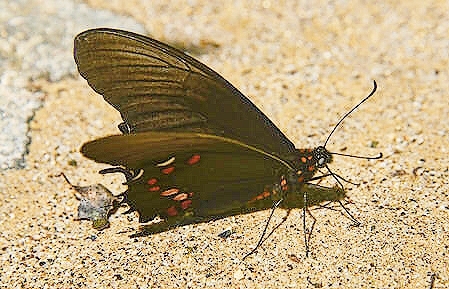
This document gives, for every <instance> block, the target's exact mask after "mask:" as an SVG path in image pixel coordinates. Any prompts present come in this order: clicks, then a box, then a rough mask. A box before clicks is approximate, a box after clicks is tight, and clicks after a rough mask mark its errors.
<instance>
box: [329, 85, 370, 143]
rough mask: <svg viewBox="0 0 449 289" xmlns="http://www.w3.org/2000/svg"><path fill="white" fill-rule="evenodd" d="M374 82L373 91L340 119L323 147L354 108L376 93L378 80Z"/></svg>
mask: <svg viewBox="0 0 449 289" xmlns="http://www.w3.org/2000/svg"><path fill="white" fill-rule="evenodd" d="M373 82H374V88H373V90H372V91H371V93H370V94H369V95H368V96H367V97H365V98H364V99H362V101H361V102H359V103H358V104H357V105H356V106H354V107H353V108H352V109H351V110H350V111H348V112H347V113H346V114H345V115H344V116H343V117H342V118H341V119H340V120H339V121H338V123H337V124H336V125H335V126H334V128H333V129H332V131H331V133H330V134H329V136H328V137H327V139H326V142H324V145H323V147H326V145H327V142H328V141H329V139H330V138H331V136H332V134H333V133H334V132H335V131H336V130H337V128H338V127H339V126H340V124H341V123H342V122H343V121H344V120H345V119H346V118H347V117H348V116H349V115H350V114H351V113H352V112H353V111H354V110H356V109H357V108H358V107H359V106H361V105H362V103H364V102H365V101H367V100H368V99H369V98H370V97H371V96H373V95H374V93H375V92H376V90H377V83H376V81H375V80H374V81H373Z"/></svg>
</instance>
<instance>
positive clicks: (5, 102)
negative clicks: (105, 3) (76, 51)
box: [0, 0, 145, 169]
mask: <svg viewBox="0 0 449 289" xmlns="http://www.w3.org/2000/svg"><path fill="white" fill-rule="evenodd" d="M95 27H111V28H122V29H127V30H132V31H136V32H139V33H144V32H145V31H144V28H143V26H142V25H140V24H139V23H137V22H136V21H135V20H133V19H131V18H129V17H125V16H120V15H117V14H114V13H112V12H110V11H105V10H94V9H91V8H89V7H88V6H87V5H86V4H83V3H78V2H76V1H70V0H67V1H58V0H43V1H42V0H16V1H0V169H7V168H23V167H24V166H25V162H24V155H25V154H26V148H27V144H29V143H30V139H29V136H27V132H28V130H29V128H28V122H29V120H30V119H31V118H32V117H33V115H34V111H35V110H36V109H37V108H39V107H40V106H41V105H42V98H41V94H40V93H39V92H32V91H30V90H29V89H28V88H27V87H29V84H30V82H31V81H32V80H33V79H37V78H40V77H45V78H48V79H49V80H50V81H58V80H60V79H62V78H63V77H66V76H70V75H76V74H77V72H76V66H75V63H74V61H73V55H72V54H73V38H74V36H75V35H76V34H78V33H79V32H81V31H83V30H86V29H89V28H95Z"/></svg>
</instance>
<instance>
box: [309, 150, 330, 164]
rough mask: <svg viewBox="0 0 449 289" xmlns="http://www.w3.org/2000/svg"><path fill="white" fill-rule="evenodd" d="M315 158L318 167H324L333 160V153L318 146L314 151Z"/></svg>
mask: <svg viewBox="0 0 449 289" xmlns="http://www.w3.org/2000/svg"><path fill="white" fill-rule="evenodd" d="M312 155H313V160H314V161H315V166H316V167H317V168H319V169H320V168H324V167H325V166H326V165H327V164H328V163H330V162H332V154H331V153H330V152H329V151H328V150H327V149H326V148H325V147H324V146H319V147H316V148H315V149H314V150H313V152H312Z"/></svg>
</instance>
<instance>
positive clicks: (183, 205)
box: [181, 200, 192, 210]
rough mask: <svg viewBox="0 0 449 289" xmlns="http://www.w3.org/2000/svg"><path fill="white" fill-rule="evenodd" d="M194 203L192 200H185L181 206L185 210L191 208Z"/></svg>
mask: <svg viewBox="0 0 449 289" xmlns="http://www.w3.org/2000/svg"><path fill="white" fill-rule="evenodd" d="M191 205H192V200H185V201H182V202H181V208H182V209H183V210H185V209H187V208H189V207H190V206H191Z"/></svg>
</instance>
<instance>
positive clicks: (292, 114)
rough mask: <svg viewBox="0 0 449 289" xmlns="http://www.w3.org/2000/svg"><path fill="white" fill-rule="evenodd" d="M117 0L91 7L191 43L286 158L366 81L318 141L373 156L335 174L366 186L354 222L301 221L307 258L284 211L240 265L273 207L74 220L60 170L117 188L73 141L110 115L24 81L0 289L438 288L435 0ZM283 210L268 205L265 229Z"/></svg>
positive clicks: (444, 123)
mask: <svg viewBox="0 0 449 289" xmlns="http://www.w3.org/2000/svg"><path fill="white" fill-rule="evenodd" d="M115 2H117V3H115ZM119 2H121V1H91V3H90V5H92V6H93V7H98V8H106V9H111V10H113V11H115V12H116V13H124V14H127V15H130V16H132V17H134V18H135V19H137V20H138V21H140V22H142V23H143V25H144V26H145V27H146V29H147V30H148V32H149V33H150V34H151V35H152V36H153V37H155V38H157V39H161V40H163V41H168V42H171V43H174V42H176V43H182V44H183V45H184V46H185V47H190V48H194V47H195V48H197V49H195V51H200V53H197V54H196V57H198V58H199V59H201V60H202V61H203V62H205V63H207V64H208V65H209V66H211V67H212V68H214V69H215V70H216V71H218V72H219V73H220V74H222V75H223V76H224V77H225V78H227V79H228V80H230V81H231V82H232V83H233V84H234V85H235V86H236V87H238V88H239V89H240V90H241V91H242V92H243V93H245V94H246V95H247V96H248V97H249V98H250V99H251V100H252V101H253V102H254V103H255V104H256V105H257V106H259V107H260V108H261V109H262V110H263V111H264V112H265V113H266V114H267V115H268V116H269V117H270V118H271V119H272V120H273V121H274V122H275V123H276V124H277V125H278V126H279V127H280V128H281V129H282V131H284V132H285V133H286V135H288V136H289V138H290V139H291V140H292V141H293V142H294V143H295V144H296V145H297V147H298V148H302V147H314V146H317V145H320V144H322V143H323V142H324V140H325V139H326V137H327V134H328V133H329V131H330V130H331V128H332V127H333V126H334V125H335V123H336V122H337V121H338V119H339V118H340V117H341V116H342V115H343V114H344V113H345V112H347V111H348V110H349V109H350V108H351V107H352V106H353V105H354V104H356V103H357V102H358V101H359V100H361V99H362V98H363V97H364V96H365V95H367V94H368V93H369V91H370V90H371V88H372V80H373V79H375V80H376V81H377V83H378V85H379V89H378V92H377V93H376V95H375V96H374V98H372V99H371V100H370V101H369V102H367V103H366V104H364V105H363V106H362V107H361V108H360V109H359V110H358V111H357V112H356V113H354V114H353V115H352V116H351V118H350V119H348V120H347V121H346V122H345V123H344V125H343V126H342V127H341V128H340V129H339V130H338V131H337V132H336V133H335V135H334V137H333V139H332V141H331V143H329V144H328V149H330V150H332V151H341V150H343V149H345V148H346V150H345V152H350V153H354V154H363V155H375V154H377V153H378V152H379V151H381V152H383V153H384V158H383V159H382V160H380V161H365V160H357V159H348V158H337V160H336V161H335V162H334V163H333V164H332V168H333V169H334V170H335V171H337V172H338V173H339V174H340V175H342V176H345V177H347V178H348V179H351V180H353V181H355V182H359V183H361V185H359V186H351V185H348V186H347V189H348V197H349V198H350V200H351V204H349V205H348V208H349V209H350V210H351V212H352V213H353V214H354V215H355V217H356V218H357V219H358V220H359V221H360V222H361V223H362V225H361V226H360V227H357V228H354V227H351V226H350V225H351V221H350V220H349V219H348V218H346V217H344V216H343V215H342V213H341V208H339V207H338V206H337V207H335V208H336V210H329V209H317V210H312V213H313V215H314V216H315V218H316V219H317V223H316V226H315V230H314V234H313V235H312V239H311V256H310V257H309V258H305V256H304V243H303V232H302V221H301V210H299V209H298V210H293V211H292V212H291V214H290V216H289V218H288V219H287V221H286V222H285V223H284V225H283V226H281V227H280V228H278V229H277V230H276V231H275V232H274V234H273V235H272V237H271V238H270V239H269V241H267V242H266V243H265V244H264V245H263V246H262V248H261V249H260V250H259V251H258V253H257V254H255V255H253V256H251V257H249V258H247V259H246V260H245V261H243V262H242V261H241V259H242V256H243V255H244V254H245V253H247V252H248V251H249V250H251V248H252V247H253V246H254V245H255V244H256V242H257V240H258V238H259V235H260V233H261V231H262V229H263V226H264V224H265V220H266V219H267V217H268V215H269V211H261V212H257V213H254V214H249V215H241V216H236V217H233V218H227V219H223V220H219V221H215V222H210V223H204V224H198V225H191V226H185V227H181V228H178V229H176V230H173V231H169V232H164V233H160V234H157V235H152V236H149V237H144V238H130V237H129V235H130V234H131V233H133V232H135V231H136V230H137V229H138V227H139V224H138V221H137V217H136V215H123V214H120V212H123V211H125V208H122V209H120V210H119V212H118V213H117V214H115V215H113V216H112V217H111V218H110V222H111V227H110V228H109V229H107V230H104V231H101V232H98V231H96V230H95V229H93V228H92V225H91V223H90V222H89V221H81V222H79V221H76V220H75V217H76V214H77V211H76V210H77V205H78V201H77V200H76V198H75V197H74V194H73V190H71V188H70V187H69V186H68V185H67V184H66V183H65V182H64V180H63V179H62V178H61V177H58V176H57V175H58V174H59V173H60V172H65V174H66V175H67V176H68V177H69V178H70V179H71V180H72V182H73V183H75V184H80V185H87V184H94V183H102V184H104V185H105V186H107V187H108V188H110V189H111V190H112V191H113V192H115V193H119V192H121V191H122V190H124V188H123V187H120V185H119V183H120V182H121V181H122V180H121V179H119V178H114V177H113V176H107V177H104V176H101V175H99V174H97V171H98V170H99V169H102V168H105V167H107V165H104V164H97V163H95V162H93V161H90V160H88V159H86V158H84V157H82V155H81V154H80V153H79V148H80V147H81V145H82V144H83V143H84V142H86V141H88V140H93V139H95V138H98V137H101V136H106V135H110V134H117V133H118V130H117V128H116V125H117V124H118V123H120V117H119V114H118V113H117V112H116V111H114V110H113V109H112V108H111V107H109V106H108V105H107V104H106V103H105V102H104V101H103V99H102V98H101V96H98V95H96V94H95V93H94V92H93V91H92V90H91V89H90V88H89V87H88V85H87V83H86V82H85V81H84V80H82V79H81V78H76V79H68V78H66V79H64V80H62V81H58V82H48V81H44V80H35V81H32V82H30V86H31V87H32V88H33V89H36V90H39V91H42V92H43V93H44V96H45V101H44V105H43V107H42V108H41V109H40V110H38V111H37V112H36V114H35V116H34V118H33V120H32V122H31V140H32V142H31V144H30V146H29V154H28V155H27V157H26V164H27V167H26V168H25V169H21V170H6V171H1V172H0V208H1V209H0V212H1V213H0V214H1V215H0V218H1V219H0V228H1V233H0V249H1V250H0V262H1V263H0V264H1V266H0V267H1V269H0V287H2V288H176V287H181V288H202V287H218V288H430V286H431V283H432V281H431V280H432V279H434V282H433V288H448V287H449V270H448V268H449V259H448V254H449V196H448V194H449V192H448V187H449V186H448V183H449V181H448V179H449V169H448V167H449V158H448V149H447V145H448V140H449V137H448V135H449V121H448V118H447V117H448V114H449V101H448V97H447V93H448V91H449V72H448V56H449V53H448V51H449V50H448V49H449V40H448V39H449V38H448V35H449V14H448V13H447V11H449V4H448V3H447V1H434V2H433V3H428V4H423V2H422V1H403V2H404V3H399V2H397V1H385V2H383V3H382V4H372V3H370V2H366V1H341V2H340V1H337V2H331V3H328V2H322V3H320V2H314V4H310V3H312V2H310V1H281V2H280V3H275V1H263V2H259V1H254V2H246V1H233V2H232V4H227V5H224V4H213V3H210V2H209V1H190V2H188V3H185V1H170V3H171V4H162V3H161V4H157V3H156V4H155V3H152V2H153V1H142V2H148V3H147V4H144V3H141V2H139V1H128V2H129V3H128V4H127V5H126V6H123V5H121V4H120V3H119ZM161 2H164V3H165V1H161ZM149 3H152V4H149ZM308 3H309V4H308ZM192 51H193V50H192ZM74 65H75V64H74ZM373 143H376V144H377V146H376V147H375V148H373V147H372V146H373V145H372V144H373ZM312 209H313V208H312ZM284 215H285V211H283V210H277V211H276V212H275V217H274V221H273V224H275V223H276V222H279V221H280V220H281V218H282V217H283V216H284ZM227 227H232V228H233V230H234V231H235V233H234V234H233V235H231V237H229V238H228V239H226V240H223V239H222V238H220V237H218V234H219V233H220V232H221V231H223V230H224V229H225V228H227Z"/></svg>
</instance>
